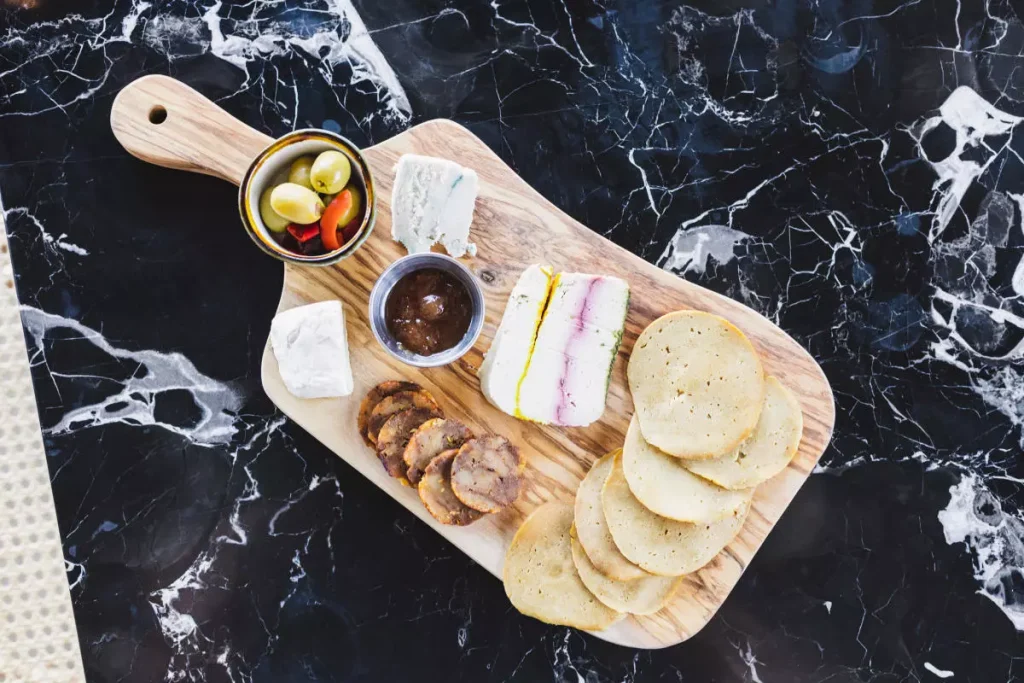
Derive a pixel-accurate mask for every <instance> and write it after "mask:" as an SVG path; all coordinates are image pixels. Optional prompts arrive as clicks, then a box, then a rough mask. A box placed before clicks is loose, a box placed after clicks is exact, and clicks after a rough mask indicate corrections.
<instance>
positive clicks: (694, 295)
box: [111, 76, 835, 648]
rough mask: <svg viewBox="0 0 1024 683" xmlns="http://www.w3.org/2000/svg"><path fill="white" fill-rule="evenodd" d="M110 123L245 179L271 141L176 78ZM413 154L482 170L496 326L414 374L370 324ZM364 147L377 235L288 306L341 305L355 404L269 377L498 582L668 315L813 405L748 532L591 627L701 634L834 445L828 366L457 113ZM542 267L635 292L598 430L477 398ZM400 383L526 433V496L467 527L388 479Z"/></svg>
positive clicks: (161, 155) (274, 388)
mask: <svg viewBox="0 0 1024 683" xmlns="http://www.w3.org/2000/svg"><path fill="white" fill-rule="evenodd" d="M160 109H163V110H165V111H166V114H167V115H166V118H162V119H161V117H160V116H157V117H155V119H156V120H159V122H156V121H155V120H153V121H151V120H150V118H151V114H152V113H153V112H154V111H159V110H160ZM111 126H112V128H113V129H114V132H115V135H116V136H117V139H118V140H119V141H120V142H121V143H122V144H123V145H124V146H125V148H126V149H127V150H128V151H129V152H130V153H132V154H133V155H135V156H137V157H139V158H141V159H144V160H146V161H149V162H151V163H156V164H159V165H162V166H168V167H171V168H179V169H184V170H190V171H194V172H199V173H206V174H208V175H214V176H217V177H220V178H223V179H225V180H228V181H231V182H234V183H236V184H237V183H238V182H239V181H240V179H241V178H242V176H243V175H244V173H245V171H246V169H247V167H248V165H249V162H250V161H251V160H252V159H254V158H255V157H256V155H257V154H259V153H260V152H261V151H262V150H263V149H264V148H265V147H266V146H267V144H268V143H269V142H270V138H268V137H267V136H265V135H264V134H262V133H259V132H257V131H255V130H253V129H252V128H249V127H248V126H246V125H245V124H243V123H241V122H240V121H237V120H236V119H234V118H233V117H231V116H230V115H228V114H227V113H226V112H224V111H223V110H221V109H220V108H219V107H217V106H216V105H215V104H213V103H212V102H210V101H209V100H207V99H206V98H204V97H202V96H201V95H200V94H199V93H197V92H195V91H194V90H192V89H191V88H189V87H188V86H186V85H184V84H182V83H180V82H178V81H175V80H174V79H171V78H168V77H165V76H147V77H144V78H142V79H139V80H138V81H135V82H134V83H132V84H130V85H129V86H127V87H126V88H125V89H124V90H123V91H122V93H121V94H119V95H118V97H117V99H116V100H115V103H114V108H113V111H112V113H111ZM411 152H414V153H417V154H426V155H432V156H439V157H445V158H448V159H452V160H455V161H457V162H459V163H461V164H463V165H465V166H469V167H470V168H473V169H475V170H476V172H477V173H478V174H479V176H480V196H479V199H478V200H477V205H476V213H475V217H474V221H473V228H472V233H471V238H472V239H473V241H475V242H476V243H477V245H478V247H479V252H478V254H477V256H476V257H475V258H466V259H463V262H464V263H465V264H466V266H467V267H469V269H470V270H471V271H472V272H473V273H475V274H476V275H477V277H479V278H480V280H481V283H482V285H483V289H484V294H485V298H486V303H487V315H486V321H485V323H484V329H483V333H482V334H481V335H480V338H479V340H478V341H477V343H476V345H475V346H474V348H473V349H472V350H471V351H470V352H469V353H468V354H467V355H466V356H464V357H463V358H462V359H460V360H459V361H458V362H457V363H455V364H453V365H450V366H447V367H443V368H427V369H420V368H413V367H410V366H407V365H404V364H402V363H401V362H399V361H397V360H394V359H393V358H391V357H390V356H389V355H388V354H387V353H385V352H384V350H383V349H382V348H381V347H380V346H379V345H378V344H377V342H376V341H375V340H374V338H373V335H372V333H371V332H370V327H369V319H368V310H367V309H368V301H369V293H370V289H371V288H372V287H373V283H374V281H375V280H376V278H377V275H378V274H379V273H380V272H381V271H382V270H383V269H384V268H385V267H386V266H387V265H388V264H390V263H391V262H392V261H394V260H395V259H397V258H399V257H400V256H403V255H404V254H405V250H404V249H403V248H402V247H401V246H400V245H399V244H397V243H395V242H393V241H392V240H391V238H390V233H391V208H390V207H391V190H392V184H393V182H394V167H395V164H396V163H397V161H398V158H399V156H401V155H402V154H405V153H411ZM364 154H365V156H366V159H367V161H368V163H369V165H370V167H371V170H372V172H373V175H374V178H375V181H376V184H377V188H378V219H377V224H376V228H375V231H374V233H373V235H371V236H370V238H369V240H368V241H367V242H366V244H365V245H364V246H363V247H362V248H361V249H360V250H359V251H357V252H356V253H355V254H354V255H353V256H351V257H350V258H347V259H345V260H343V261H341V262H339V263H337V264H335V265H334V266H330V267H326V268H318V267H303V266H296V265H290V264H286V265H285V278H284V291H283V292H282V295H281V302H280V306H279V310H286V309H289V308H292V307H295V306H299V305H303V304H307V303H312V302H316V301H324V300H327V299H340V300H341V301H342V302H343V303H344V307H345V315H346V320H347V328H348V337H349V346H350V349H351V361H352V371H353V375H354V379H355V393H354V394H353V395H352V396H350V397H347V398H343V399H317V400H302V399H298V398H295V397H294V396H292V395H291V394H289V393H288V391H287V390H286V389H285V387H284V385H283V384H282V382H281V378H280V375H279V373H278V369H277V362H276V360H275V359H274V356H273V353H272V352H271V350H270V347H269V345H268V346H267V347H266V348H265V350H264V354H263V364H262V379H263V387H264V389H265V390H266V392H267V395H268V396H269V397H270V398H271V400H273V401H274V403H276V404H277V406H278V407H279V408H280V409H281V410H282V411H283V412H284V413H285V414H287V415H288V416H289V417H290V418H292V419H293V420H294V421H295V422H296V423H298V424H299V425H301V426H302V427H303V428H304V429H306V430H307V431H308V432H310V433H311V434H312V435H313V436H315V437H316V438H317V439H319V440H320V441H321V442H323V443H324V444H325V445H326V446H327V447H328V448H330V449H331V450H332V451H334V452H335V453H336V454H337V455H338V456H339V457H341V458H342V459H343V460H345V461H346V462H348V463H349V464H351V465H352V466H353V467H354V468H355V469H356V470H358V471H359V472H360V473H362V474H363V475H364V476H365V477H366V478H367V479H369V480H370V481H371V482H373V483H374V484H375V485H377V486H379V487H380V488H382V489H384V490H385V491H386V492H387V493H388V494H389V495H391V496H392V497H393V498H394V499H395V500H396V501H398V502H399V503H401V504H402V505H404V506H405V507H406V508H408V509H409V510H410V511H412V513H413V514H415V515H416V516H417V517H419V518H420V519H421V520H423V522H424V523H426V524H428V525H430V526H431V527H433V528H434V529H435V530H436V531H437V532H438V533H440V534H441V535H442V536H444V537H445V538H447V539H448V540H449V541H451V542H452V543H453V544H455V545H456V546H457V547H458V548H459V549H460V550H462V551H463V552H465V553H466V554H467V555H469V556H470V557H472V558H473V559H474V560H475V561H477V562H478V563H479V564H480V565H482V566H483V567H484V568H486V569H487V570H488V571H490V572H491V573H493V574H494V575H495V576H498V577H500V576H501V570H502V563H503V560H504V554H505V549H506V547H507V546H508V544H509V542H510V541H511V539H512V536H513V534H514V533H515V531H516V529H517V528H518V527H519V525H520V523H522V521H523V519H524V518H525V517H526V516H527V515H528V514H529V513H530V512H531V511H532V510H533V509H534V508H535V507H537V506H538V505H539V504H541V503H543V502H545V501H548V500H552V499H559V500H563V501H565V502H568V503H571V502H572V501H573V498H574V495H575V492H576V488H577V486H578V485H579V482H580V480H581V479H582V478H583V476H584V474H585V473H586V472H587V470H588V469H589V468H590V465H591V463H593V462H594V460H596V459H597V458H598V457H600V456H601V455H603V454H604V453H606V452H608V451H611V450H613V449H615V448H619V447H620V446H622V442H623V437H624V435H625V432H626V428H627V426H628V424H629V419H630V416H631V415H632V413H633V404H632V401H631V399H630V395H629V389H628V386H627V383H626V372H625V371H626V362H627V360H628V358H629V354H630V351H631V350H632V348H633V343H634V342H635V341H636V338H637V336H638V335H639V333H640V332H641V331H642V330H643V329H644V327H645V326H646V325H647V324H648V323H650V322H651V321H653V320H654V319H655V318H657V317H659V316H661V315H663V314H665V313H668V312H670V311H674V310H679V309H689V308H692V309H697V310H702V311H709V312H712V313H716V314H718V315H721V316H723V317H725V318H727V319H729V320H730V321H732V322H733V323H734V324H735V325H737V326H738V327H739V328H740V329H741V330H743V331H744V332H745V333H746V334H747V335H748V336H749V337H750V339H751V340H752V341H753V343H754V345H755V346H756V347H757V349H758V351H759V352H760V353H761V355H762V357H763V359H764V363H765V368H766V371H767V372H769V373H771V374H774V375H776V376H777V377H779V378H780V379H781V380H782V382H783V383H784V384H785V385H786V386H788V387H789V388H790V389H792V390H793V391H794V393H795V394H796V395H797V397H798V399H799V401H800V404H801V407H802V408H803V412H804V433H803V439H802V441H801V443H800V450H799V453H798V454H797V456H796V458H795V459H794V460H793V462H792V463H791V464H790V466H789V467H788V468H787V469H786V470H785V471H783V472H782V473H780V474H779V475H778V476H776V477H774V478H773V479H771V480H770V481H768V482H767V483H765V484H763V485H762V486H760V487H759V488H758V490H757V493H756V495H755V496H754V502H753V506H752V508H751V512H750V514H749V516H748V518H747V521H746V524H745V525H744V527H743V529H742V530H741V531H740V533H739V535H738V536H737V537H736V538H735V539H734V540H733V541H732V543H730V544H729V545H728V546H727V547H726V549H725V550H724V551H722V552H721V553H720V554H719V555H718V556H717V557H716V558H715V559H714V560H713V561H712V562H711V563H710V564H708V565H707V566H706V567H704V568H703V569H701V570H700V571H698V572H696V573H694V574H691V575H688V576H687V577H686V578H685V579H684V581H683V583H682V586H681V588H680V590H679V592H678V594H677V595H676V597H675V598H674V600H673V601H672V602H671V603H670V604H669V605H668V606H667V607H666V608H665V609H663V610H662V611H660V612H658V613H657V614H654V615H651V616H646V617H631V618H629V619H626V620H623V621H621V622H619V623H618V624H616V625H615V626H613V627H612V628H610V629H608V630H606V631H603V632H601V633H595V634H594V635H596V636H597V637H599V638H603V639H605V640H608V641H611V642H614V643H619V644H621V645H626V646H631V647H638V648H660V647H665V646H668V645H673V644H675V643H679V642H682V641H684V640H686V639H687V638H689V637H690V636H692V635H693V634H694V633H696V632H697V631H698V630H700V629H701V628H702V627H703V626H704V625H705V624H706V623H707V622H708V620H709V619H711V617H712V616H713V615H714V613H715V612H716V611H717V610H718V608H719V607H720V606H721V605H722V603H723V601H724V600H725V598H726V597H727V596H728V595H729V592H730V591H731V590H732V588H733V586H735V585H736V582H737V581H738V580H739V578H740V576H741V575H742V573H743V570H744V569H745V568H746V567H747V565H748V564H749V563H750V560H751V559H752V558H753V556H754V554H755V553H756V552H757V549H758V548H759V547H760V546H761V543H762V542H763V541H764V539H765V537H766V536H767V535H768V533H769V532H770V531H771V530H772V527H774V525H775V523H776V522H777V521H778V520H779V518H780V517H781V516H782V513H783V512H784V511H785V510H786V507H787V506H788V505H789V503H790V501H791V500H792V499H793V496H794V495H795V494H796V492H797V490H798V489H799V488H800V486H801V485H802V484H803V482H804V481H805V480H806V479H807V477H808V475H809V474H810V472H811V470H812V468H813V467H814V465H815V463H816V462H817V461H818V458H819V457H820V456H821V454H822V452H823V451H824V450H825V447H826V446H827V445H828V442H829V439H830V437H831V434H832V427H833V423H834V421H835V407H834V404H833V400H832V392H831V389H830V387H829V384H828V381H827V380H826V378H825V376H824V374H823V373H822V371H821V369H820V368H819V367H818V365H817V364H816V363H815V362H814V360H813V359H812V358H811V357H810V355H809V354H808V353H807V352H806V351H804V350H803V349H802V348H801V347H800V346H799V345H798V344H797V343H796V342H795V341H793V339H791V338H790V337H789V336H788V335H786V334H785V333H784V332H783V331H782V330H780V329H779V328H778V327H776V326H775V325H773V324H772V323H771V322H770V321H768V320H767V319H765V318H764V317H762V316H761V315H759V314H758V313H756V312H754V311H753V310H751V309H749V308H747V307H745V306H743V305H742V304H739V303H737V302H735V301H732V300H731V299H728V298H726V297H723V296H721V295H719V294H716V293H714V292H711V291H709V290H706V289H704V288H702V287H700V286H698V285H695V284H692V283H689V282H686V281H685V280H682V279H680V278H677V277H676V276H674V275H672V274H671V273H667V272H665V271H663V270H661V269H659V268H657V267H655V266H653V265H651V264H649V263H647V262H645V261H644V260H643V259H641V258H639V257H637V256H635V255H633V254H631V253H630V252H628V251H626V250H625V249H622V248H620V247H618V246H616V245H615V244H613V243H612V242H610V241H608V240H606V239H605V238H603V237H601V236H599V235H597V234H595V233H593V232H592V231H590V230H589V229H587V228H586V227H584V226H583V225H581V224H580V223H578V222H576V221H575V220H573V219H572V218H570V217H569V216H567V215H566V214H565V213H563V212H562V211H560V210H559V209H558V208H557V207H555V206H554V205H553V204H551V203H550V202H548V201H547V200H546V199H544V198H543V197H542V196H541V195H540V194H539V193H538V192H536V191H535V190H533V189H532V188H531V187H530V186H529V185H527V184H526V183H525V182H524V181H523V180H522V179H521V178H520V177H519V176H518V175H516V173H515V172H514V171H513V170H512V169H511V168H509V167H508V166H507V165H506V164H505V163H504V162H503V161H502V160H501V159H500V158H498V156H497V155H495V154H494V153H493V152H491V150H490V149H489V148H488V147H487V146H486V145H485V144H484V143H483V142H482V141H481V140H479V139H478V138H477V137H476V136H474V135H473V134H472V133H470V132H469V131H468V130H466V129H465V128H463V127H461V126H459V125H458V124H456V123H453V122H451V121H443V120H439V121H430V122H428V123H424V124H421V125H419V126H416V127H414V128H412V129H410V130H408V131H406V132H404V133H401V134H400V135H397V136H396V137H394V138H392V139H391V140H388V141H387V142H384V143H381V144H379V145H376V146H374V147H371V148H369V149H367V150H365V151H364ZM239 229H242V228H241V227H240V228H239ZM533 263H544V264H550V265H552V266H554V268H555V270H556V271H558V270H563V271H581V272H588V273H601V274H609V275H616V276H619V277H621V278H624V279H626V280H627V281H628V282H629V284H630V287H631V289H632V302H631V305H630V310H629V315H628V318H627V323H626V332H625V335H624V338H623V343H622V346H621V348H620V349H619V353H618V357H617V358H616V360H615V366H614V369H613V374H612V381H611V385H610V389H609V394H608V402H607V406H606V409H605V412H604V416H603V417H602V419H601V420H600V421H598V422H596V423H594V424H592V425H590V426H589V427H585V428H559V427H546V426H542V425H536V424H532V423H526V422H522V421H519V420H516V419H515V418H513V417H510V416H509V415H506V414H504V413H502V412H500V411H499V410H497V409H496V408H494V407H493V406H491V405H490V404H489V403H488V402H487V401H486V400H485V399H484V397H483V395H482V394H481V393H480V383H479V380H478V377H477V373H478V370H479V368H480V364H481V362H482V359H483V352H484V351H486V349H487V348H488V347H489V346H490V343H491V340H492V338H493V337H494V333H495V331H496V329H497V326H498V324H499V322H500V321H501V315H502V312H503V311H504V309H505V303H506V300H507V298H508V295H509V293H510V291H511V290H512V287H513V285H515V282H516V280H517V278H518V277H519V274H520V273H521V272H522V270H523V269H524V268H526V267H527V266H529V265H531V264H533ZM387 379H404V380H411V381H415V382H418V383H420V384H422V385H423V386H425V387H426V388H428V389H429V390H430V391H431V392H432V393H433V394H434V396H435V397H436V398H437V399H438V401H439V402H440V404H441V406H442V407H443V408H444V410H445V411H446V413H447V414H448V415H450V416H452V417H456V418H458V419H460V420H462V421H463V422H465V423H466V424H467V425H469V426H470V427H471V428H472V429H474V430H476V431H479V432H493V433H498V434H503V435H504V436H506V437H508V438H509V439H511V440H512V441H513V442H515V443H516V444H517V445H518V446H519V448H520V449H521V451H522V453H523V455H524V456H525V459H526V462H527V470H526V481H525V487H524V491H523V494H522V495H521V496H520V499H519V500H518V502H517V503H516V504H515V505H514V506H513V507H512V508H510V509H508V510H505V511H504V512H502V513H500V514H497V515H489V516H487V517H485V518H484V519H482V520H480V521H479V522H477V523H475V524H473V525H471V526H469V527H461V528H460V527H448V526H444V525H441V524H439V523H438V522H436V521H435V520H434V519H433V518H432V517H430V515H429V514H427V512H426V510H424V508H423V506H422V504H421V503H420V500H419V497H418V496H417V495H416V492H415V491H414V490H413V489H410V488H407V487H403V486H402V485H401V484H400V483H399V482H398V481H397V480H395V479H392V478H391V477H389V476H388V475H387V473H386V472H385V471H384V469H383V467H382V466H381V465H380V463H379V462H378V460H377V458H376V456H375V455H374V453H373V452H372V451H371V450H370V449H369V448H367V447H366V446H365V445H364V444H363V442H362V440H361V438H360V436H359V433H358V431H357V429H356V413H357V411H358V407H359V402H360V400H361V399H362V397H363V395H364V394H365V393H366V391H367V390H369V389H370V388H371V387H372V386H373V385H375V384H377V383H378V382H381V381H383V380H387Z"/></svg>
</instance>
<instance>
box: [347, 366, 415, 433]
mask: <svg viewBox="0 0 1024 683" xmlns="http://www.w3.org/2000/svg"><path fill="white" fill-rule="evenodd" d="M422 388H423V387H421V386H420V385H419V384H416V383H415V382H397V381H395V380H388V381H387V382H381V383H380V384H378V385H377V386H375V387H374V388H373V389H370V391H368V392H367V394H366V396H365V397H364V398H363V400H362V402H361V403H360V404H359V417H358V418H356V424H357V426H358V427H359V435H360V436H361V437H363V441H365V442H366V445H367V446H371V447H372V446H373V442H372V441H370V437H369V436H367V432H368V430H369V427H370V413H372V412H373V409H374V408H376V407H377V404H378V403H380V402H381V401H383V400H384V399H385V398H386V397H388V396H391V395H392V394H397V393H398V392H399V391H419V390H421V389H422Z"/></svg>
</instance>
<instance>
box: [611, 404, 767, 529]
mask: <svg viewBox="0 0 1024 683" xmlns="http://www.w3.org/2000/svg"><path fill="white" fill-rule="evenodd" d="M622 469H623V471H624V472H625V476H626V481H628V482H629V488H630V490H631V491H632V492H633V495H634V496H636V498H637V500H639V501H640V502H641V503H642V504H643V505H644V506H645V507H647V508H648V509H649V510H650V511H651V512H653V513H655V514H658V515H661V516H662V517H668V518H669V519H674V520H676V521H677V522H690V523H692V524H700V523H708V522H714V521H716V520H719V519H725V518H727V517H731V516H733V515H735V514H736V513H737V512H738V511H739V510H740V509H741V508H742V507H743V506H744V505H747V504H748V503H749V502H750V499H751V498H752V497H753V495H754V489H752V488H751V489H744V490H742V491H730V490H728V489H724V488H722V487H721V486H717V485H715V484H712V483H711V482H709V481H708V480H706V479H703V478H701V477H698V476H697V475H696V474H694V473H693V472H691V471H690V470H688V469H686V468H685V467H683V461H682V460H680V459H679V458H673V457H672V456H671V455H667V454H665V453H662V452H661V451H659V450H658V449H657V448H654V447H653V446H651V445H650V444H649V443H647V442H646V441H644V437H643V435H642V434H641V433H640V425H639V423H638V421H637V417H636V415H634V416H633V419H632V420H631V421H630V423H629V429H628V430H627V431H626V443H625V444H624V445H623V447H622Z"/></svg>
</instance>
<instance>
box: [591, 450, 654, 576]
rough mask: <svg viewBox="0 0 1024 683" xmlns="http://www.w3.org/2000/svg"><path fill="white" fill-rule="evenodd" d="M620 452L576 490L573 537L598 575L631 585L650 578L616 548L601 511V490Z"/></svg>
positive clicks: (595, 468) (600, 463)
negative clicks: (630, 583) (630, 582)
mask: <svg viewBox="0 0 1024 683" xmlns="http://www.w3.org/2000/svg"><path fill="white" fill-rule="evenodd" d="M619 453H622V449H621V448H620V449H619V450H617V451H613V452H611V453H609V454H608V455H606V456H604V457H603V458H600V459H599V460H598V461H597V462H595V463H594V465H593V467H591V468H590V471H589V472H587V476H585V477H583V481H581V482H580V487H579V488H578V489H576V506H575V508H574V512H575V514H576V536H577V538H578V539H579V543H580V545H581V546H582V547H583V551H584V552H586V554H587V557H588V558H589V559H590V562H591V563H592V564H593V565H594V566H595V567H596V568H597V570H598V571H599V572H601V573H602V574H604V575H605V576H608V577H611V578H612V579H615V580H617V581H631V580H633V579H641V578H643V577H645V576H650V574H648V573H647V572H645V571H644V570H643V569H641V568H640V567H638V566H636V565H635V564H633V563H632V562H630V561H629V560H627V559H626V557H625V556H624V555H623V554H622V553H621V552H619V549H618V548H617V547H616V546H615V541H613V540H612V535H611V533H610V532H609V531H608V523H607V522H606V521H605V519H604V510H602V509H601V487H603V486H604V482H605V479H607V478H608V474H609V473H610V472H611V471H612V465H614V464H615V457H616V455H618V454H619Z"/></svg>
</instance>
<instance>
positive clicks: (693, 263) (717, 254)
mask: <svg viewBox="0 0 1024 683" xmlns="http://www.w3.org/2000/svg"><path fill="white" fill-rule="evenodd" d="M747 239H750V235H748V234H746V233H745V232H740V231H739V230H733V229H732V228H730V227H727V226H724V225H701V226H698V227H693V228H688V229H679V230H677V231H676V234H675V235H674V236H673V237H672V241H671V242H669V244H668V246H667V247H666V248H665V251H664V253H663V254H662V255H661V258H660V259H658V265H660V266H661V267H662V268H664V269H665V270H669V271H672V272H673V273H676V274H678V275H686V274H687V273H694V274H696V275H703V274H704V273H705V272H706V271H707V269H708V262H709V261H713V262H714V263H716V264H718V265H724V264H726V263H728V262H729V261H732V260H733V259H734V258H736V253H735V252H736V245H738V244H740V243H741V242H743V241H745V240H747Z"/></svg>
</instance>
